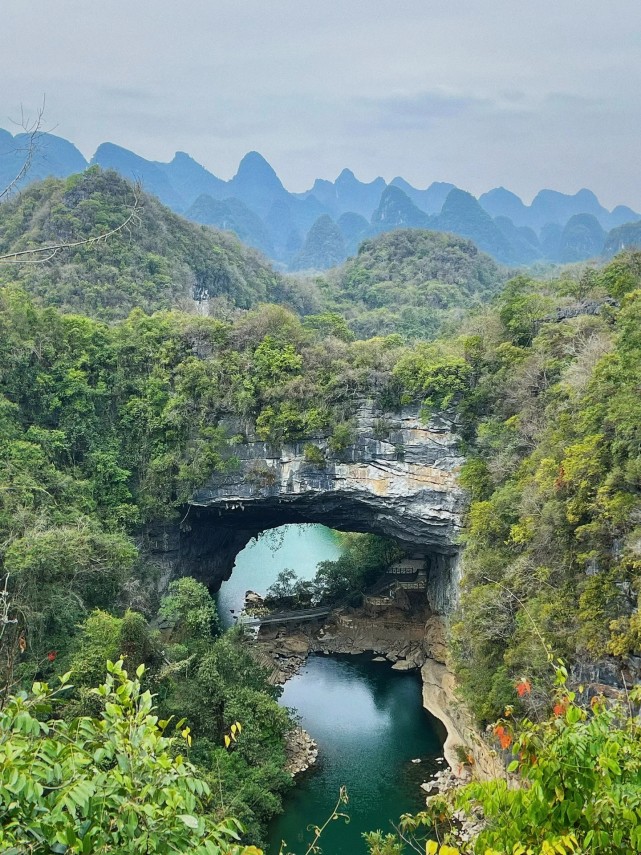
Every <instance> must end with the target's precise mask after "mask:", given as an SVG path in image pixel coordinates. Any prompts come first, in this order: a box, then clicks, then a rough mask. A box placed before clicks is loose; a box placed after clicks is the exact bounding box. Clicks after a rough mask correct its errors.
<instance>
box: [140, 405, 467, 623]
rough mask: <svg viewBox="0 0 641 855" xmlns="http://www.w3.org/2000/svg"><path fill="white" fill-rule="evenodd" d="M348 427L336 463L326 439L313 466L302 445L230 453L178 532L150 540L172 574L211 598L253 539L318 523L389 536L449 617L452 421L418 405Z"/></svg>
mask: <svg viewBox="0 0 641 855" xmlns="http://www.w3.org/2000/svg"><path fill="white" fill-rule="evenodd" d="M355 423H356V437H355V441H354V444H353V445H351V446H350V447H349V448H347V449H346V450H345V451H344V452H343V453H341V454H340V455H332V454H330V452H329V450H328V445H327V440H326V439H318V438H315V439H314V440H312V441H313V443H314V444H315V445H316V446H317V447H318V448H319V449H321V450H322V451H323V453H324V455H325V463H324V464H321V465H319V464H318V463H310V462H308V461H306V459H305V452H304V448H305V445H306V444H307V442H305V441H301V442H296V443H291V444H285V445H283V446H281V447H277V448H275V447H273V446H271V445H270V444H268V443H264V442H260V441H258V440H256V439H251V438H250V441H249V442H247V443H246V444H243V445H240V446H238V447H237V448H236V449H235V452H236V454H237V456H238V458H239V460H240V465H239V467H238V469H237V471H235V472H234V473H233V474H230V475H224V476H222V475H216V476H214V477H213V478H211V479H210V481H209V482H208V483H207V484H206V485H204V486H203V487H202V488H201V489H199V490H197V491H196V492H195V493H194V495H193V497H192V500H191V502H190V505H189V508H188V509H187V512H186V515H185V518H184V520H183V522H182V526H181V530H180V533H179V534H178V535H177V534H176V533H175V532H174V533H173V536H172V533H168V532H164V533H163V536H164V537H165V538H169V539H168V540H166V542H165V543H164V544H163V543H161V541H160V535H159V534H157V535H156V543H155V545H156V547H157V550H156V551H157V552H158V553H159V554H161V553H163V554H164V555H165V557H166V559H168V569H169V570H170V572H172V573H180V574H189V575H192V576H196V577H197V578H200V579H201V580H202V581H204V582H205V583H206V584H208V585H209V586H210V588H211V589H212V590H216V589H217V588H218V586H219V585H220V583H221V582H222V581H223V580H224V579H228V578H229V576H230V575H231V571H232V568H233V565H234V561H235V558H236V555H237V554H238V553H239V552H240V551H241V550H242V549H243V548H244V547H245V546H246V544H247V543H248V542H249V541H250V540H251V539H252V538H253V537H255V536H256V535H258V534H259V533H260V532H261V531H264V530H266V529H270V528H276V527H278V526H281V525H285V524H287V523H310V522H315V523H322V524H324V525H326V526H328V527H330V528H334V529H338V530H341V531H358V532H370V533H372V534H379V535H383V536H386V537H391V538H393V539H395V540H396V541H397V542H398V543H400V544H401V545H402V546H404V547H407V548H408V549H409V550H410V551H411V552H412V553H413V554H414V555H421V556H424V557H425V561H426V566H427V569H428V594H427V596H428V601H429V603H430V606H431V607H432V609H433V610H434V611H435V612H438V613H446V612H448V611H449V610H450V609H451V608H452V606H453V604H454V601H455V599H456V594H457V583H458V579H457V573H456V568H457V558H458V545H457V544H458V536H459V534H460V530H461V514H462V511H463V509H464V506H465V494H464V492H463V491H462V490H461V489H460V487H459V486H458V483H457V479H456V473H457V471H458V469H459V468H460V465H461V464H462V462H463V458H462V457H461V456H460V453H459V451H458V436H457V434H456V431H455V424H454V422H453V418H452V414H447V413H439V414H435V415H433V416H432V418H430V420H429V422H428V423H427V424H425V423H424V422H423V421H422V420H421V418H420V414H419V411H418V408H416V407H414V408H405V409H403V410H402V411H401V412H400V413H383V412H380V411H378V410H377V409H376V408H375V407H374V405H373V404H372V403H371V402H365V403H363V404H362V406H361V407H360V408H359V410H358V412H357V416H356V420H355ZM152 541H153V539H152ZM151 546H152V549H153V546H154V543H153V542H152V544H151Z"/></svg>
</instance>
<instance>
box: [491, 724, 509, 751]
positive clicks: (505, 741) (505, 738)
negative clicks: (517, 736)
mask: <svg viewBox="0 0 641 855" xmlns="http://www.w3.org/2000/svg"><path fill="white" fill-rule="evenodd" d="M494 734H495V736H497V737H498V740H499V743H500V745H501V748H503V749H505V748H509V747H510V745H511V744H512V736H511V735H510V734H509V733H508V732H507V730H506V729H505V728H504V727H503V725H502V724H497V726H496V727H495V728H494Z"/></svg>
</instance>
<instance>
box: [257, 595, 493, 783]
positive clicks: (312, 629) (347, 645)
mask: <svg viewBox="0 0 641 855" xmlns="http://www.w3.org/2000/svg"><path fill="white" fill-rule="evenodd" d="M255 649H256V653H257V655H258V656H259V657H260V659H261V661H263V662H272V663H273V665H274V672H273V675H272V679H273V680H274V682H279V683H284V682H286V681H287V680H288V679H289V678H290V677H291V676H293V675H294V674H295V673H297V671H298V670H299V669H300V668H301V666H302V665H303V664H304V662H305V660H306V659H307V657H308V656H309V655H310V653H318V654H325V655H329V654H336V653H350V654H362V653H371V654H373V660H374V661H375V662H377V661H378V662H381V663H384V662H388V663H392V668H394V669H395V670H403V671H409V670H420V673H421V678H422V680H423V706H424V707H425V709H427V710H428V712H430V713H431V714H432V715H434V717H435V718H437V719H438V720H439V721H440V722H442V724H443V726H444V728H445V730H446V738H445V743H444V746H443V752H444V756H445V759H446V761H447V763H448V764H449V766H450V768H451V770H452V773H453V774H454V775H455V776H456V777H457V778H458V779H459V780H467V779H469V778H470V777H472V776H474V777H478V778H481V779H487V778H490V777H495V776H496V775H497V774H502V772H503V766H502V764H501V762H500V760H499V758H498V757H496V755H495V753H494V752H493V751H492V750H491V749H490V748H489V747H488V746H487V744H486V743H485V741H484V740H483V738H482V737H481V736H480V735H479V734H478V732H477V731H476V729H475V727H474V723H473V721H472V719H471V717H470V715H469V713H467V711H466V709H465V708H464V706H463V705H462V704H461V703H460V701H459V700H458V699H457V697H456V693H455V679H454V676H453V674H452V673H451V672H450V671H449V669H448V668H447V665H446V652H447V646H446V628H445V623H444V619H443V618H442V617H441V616H440V615H435V614H433V613H432V612H431V611H430V609H429V607H428V606H427V605H426V604H425V603H423V604H420V605H417V604H414V605H413V606H412V607H411V608H409V609H408V608H397V607H394V606H393V605H390V606H383V607H378V608H376V609H375V610H372V609H371V608H368V607H367V606H365V607H364V608H361V609H344V610H337V611H336V612H334V613H333V614H332V615H331V616H330V618H329V619H327V620H326V621H325V622H324V623H322V624H318V623H316V624H315V623H308V624H300V625H298V626H296V627H292V626H291V625H290V626H285V625H282V624H281V625H269V626H265V627H262V628H261V630H260V632H259V633H258V637H257V639H256V643H255Z"/></svg>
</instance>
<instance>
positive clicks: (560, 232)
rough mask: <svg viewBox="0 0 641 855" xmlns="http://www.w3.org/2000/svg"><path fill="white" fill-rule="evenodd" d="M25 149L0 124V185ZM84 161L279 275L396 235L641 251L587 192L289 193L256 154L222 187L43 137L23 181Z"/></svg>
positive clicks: (620, 211)
mask: <svg viewBox="0 0 641 855" xmlns="http://www.w3.org/2000/svg"><path fill="white" fill-rule="evenodd" d="M27 142H28V139H27V137H26V135H24V134H18V135H16V136H12V134H10V133H9V132H8V131H5V130H2V129H0V187H4V186H6V185H7V184H8V183H9V182H10V181H11V180H12V179H13V178H14V177H15V175H16V174H17V172H18V171H19V168H20V166H21V164H22V163H23V161H24V156H25V146H26V145H27ZM92 165H98V166H100V167H102V168H103V169H114V170H116V171H117V172H118V173H120V174H121V175H123V176H124V177H126V178H130V179H137V180H140V181H141V182H142V184H143V186H144V188H145V190H147V191H148V192H149V193H152V194H154V195H155V196H157V197H158V198H159V199H160V200H161V201H162V202H163V203H164V204H165V205H167V206H169V207H170V208H172V209H173V210H174V211H176V212H178V213H180V214H183V215H184V216H185V217H187V218H188V219H191V220H193V221H194V222H197V223H201V224H204V225H212V226H216V227H217V228H219V229H226V230H228V231H231V232H234V233H235V234H236V235H237V236H238V237H239V238H240V239H241V240H242V241H243V242H244V243H246V244H248V245H250V246H253V247H255V248H256V249H259V250H260V251H261V252H263V253H264V254H265V255H266V256H268V257H269V258H270V259H272V260H273V261H274V262H276V263H277V265H278V266H279V267H281V269H289V270H313V269H316V270H322V269H325V268H328V267H331V266H333V265H336V264H338V263H340V262H341V261H343V260H344V259H345V258H347V257H348V256H349V255H353V254H354V253H355V252H356V250H357V248H358V246H359V244H360V243H361V241H363V240H365V239H366V238H368V237H372V236H375V235H377V234H381V233H382V232H389V231H392V230H394V229H398V228H420V229H431V230H433V231H440V232H450V233H453V234H456V235H461V236H463V237H467V238H470V239H471V240H473V241H474V242H475V243H476V244H477V245H478V246H479V248H480V249H482V250H484V251H485V252H487V253H489V254H490V255H491V256H492V257H493V258H495V259H496V260H497V261H500V262H502V263H504V264H509V265H530V264H533V263H536V262H540V261H550V262H562V263H567V262H574V261H583V260H585V259H587V258H592V257H595V256H600V255H602V256H605V257H610V256H612V255H614V254H615V253H616V252H618V251H619V250H621V249H625V248H627V247H630V246H641V214H638V213H636V212H635V211H633V210H632V209H631V208H628V207H625V206H623V205H619V206H617V207H616V208H614V210H612V211H608V210H607V209H606V208H604V207H603V206H602V205H601V204H600V202H599V200H598V199H597V197H596V196H595V194H594V193H593V192H592V191H590V190H585V189H584V190H580V191H579V192H578V193H576V194H574V195H568V194H565V193H559V192H557V191H555V190H541V191H540V192H539V193H538V194H537V196H536V197H535V198H534V200H533V201H532V204H531V205H525V204H524V203H523V201H522V200H521V199H520V198H519V197H518V196H517V195H515V194H514V193H511V192H510V191H509V190H505V189H504V188H502V187H499V188H496V189H494V190H490V191H489V192H488V193H484V194H483V195H482V196H480V197H479V198H478V199H477V198H475V197H474V196H472V195H471V194H470V193H467V192H465V191H464V190H461V189H459V188H458V187H455V186H454V185H453V184H448V183H445V182H434V183H433V184H431V185H430V186H429V187H428V188H427V189H425V190H419V189H417V188H415V187H412V185H411V184H409V183H408V182H407V181H405V180H404V179H403V178H395V179H394V180H393V181H392V182H391V183H389V184H388V183H387V182H386V181H384V179H383V178H376V179H375V180H374V181H371V182H367V183H366V182H362V181H359V180H358V179H357V178H356V176H355V175H354V173H353V172H351V171H350V170H349V169H344V170H343V171H342V172H341V174H340V175H339V176H338V178H337V179H336V180H335V181H327V180H324V179H320V178H319V179H316V181H315V182H314V185H313V187H312V188H311V189H310V190H307V191H305V192H303V193H290V192H289V191H288V190H286V189H285V187H284V186H283V184H282V182H281V181H280V179H279V177H278V176H277V174H276V172H275V171H274V170H273V169H272V167H271V166H270V165H269V163H268V162H267V161H266V160H265V158H264V157H262V155H260V154H258V152H255V151H253V152H249V154H246V155H245V157H243V159H242V160H241V162H240V165H239V167H238V172H237V173H236V175H235V176H234V177H233V178H232V179H231V180H229V181H224V180H222V179H220V178H217V177H216V176H215V175H213V174H212V173H211V172H209V171H208V170H207V169H205V168H204V167H203V166H201V165H200V164H198V163H197V162H196V161H195V160H194V159H193V158H192V157H190V156H189V155H188V154H186V153H184V152H177V153H176V154H175V156H174V158H173V160H172V161H171V162H170V163H160V162H156V161H151V160H146V159H145V158H143V157H140V156H139V155H137V154H135V153H134V152H132V151H129V150H128V149H125V148H121V147H120V146H117V145H114V144H113V143H103V144H102V145H100V146H99V147H98V149H97V151H96V153H95V154H94V156H93V158H92V159H91V161H90V162H89V163H88V162H87V161H86V159H85V158H84V157H83V155H82V154H81V153H80V151H78V149H77V148H76V147H75V146H74V145H73V144H72V143H71V142H69V141H68V140H65V139H63V138H62V137H58V136H54V135H53V134H42V135H41V136H40V138H39V141H38V149H37V152H36V155H35V157H34V159H33V163H32V164H31V167H30V170H29V174H28V178H27V180H28V181H34V180H37V179H42V178H45V177H48V176H55V177H59V178H64V177H67V176H68V175H72V174H74V173H77V172H82V171H83V170H85V169H86V168H87V167H89V166H92Z"/></svg>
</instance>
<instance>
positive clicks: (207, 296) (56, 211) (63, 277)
mask: <svg viewBox="0 0 641 855" xmlns="http://www.w3.org/2000/svg"><path fill="white" fill-rule="evenodd" d="M134 205H135V192H134V188H133V186H132V185H131V184H130V183H129V182H127V181H125V179H123V178H122V177H120V176H119V175H118V174H117V173H116V172H110V171H102V170H101V169H99V168H98V167H94V168H92V169H89V170H88V171H86V172H84V173H82V174H80V175H74V176H71V177H70V178H67V179H53V178H50V179H47V180H46V181H43V182H41V183H38V184H32V185H30V186H29V187H28V188H27V189H26V190H24V191H23V192H22V193H21V194H20V195H19V196H17V197H15V198H14V199H12V200H10V201H9V202H6V203H4V204H3V205H1V206H0V254H7V253H10V252H15V251H19V250H23V249H27V248H30V247H42V246H49V245H52V244H57V243H61V242H64V243H72V242H75V241H81V240H83V239H85V238H91V237H97V236H99V235H101V234H104V233H106V232H108V231H110V230H111V229H114V228H116V227H117V226H119V225H120V224H122V223H124V222H125V221H126V220H127V219H128V217H129V216H130V214H131V209H132V206H134ZM0 282H2V283H7V282H18V283H20V284H22V285H23V286H24V287H25V288H26V289H27V290H28V291H29V293H30V294H31V295H32V296H33V297H34V298H36V299H37V300H38V301H39V302H41V303H43V304H45V305H49V306H56V307H58V308H60V309H63V310H64V311H80V312H83V313H85V314H89V315H93V316H94V317H98V318H101V319H104V320H113V319H116V318H123V317H126V316H127V315H128V314H129V312H130V311H131V310H132V309H133V308H141V309H143V310H145V311H150V312H152V311H157V310H159V309H169V308H184V309H192V308H193V304H194V300H196V301H201V300H212V299H213V300H217V301H219V302H220V303H221V304H222V305H223V306H228V307H229V308H234V307H239V308H249V307H250V306H252V305H255V304H257V303H259V302H280V303H285V304H290V305H291V307H292V308H293V309H295V310H305V309H306V310H309V309H312V308H314V305H315V304H314V300H313V299H312V298H311V297H310V296H309V287H308V288H307V292H308V296H307V297H303V296H302V295H301V294H299V293H297V292H296V291H295V284H294V283H293V282H291V281H287V280H286V279H284V278H283V277H282V276H280V275H279V274H278V273H276V272H275V271H274V270H273V269H272V268H271V266H270V265H269V263H268V262H267V261H265V260H264V259H263V258H262V257H261V256H260V255H259V254H258V253H256V252H255V251H254V250H252V249H249V248H247V247H246V246H244V245H243V244H241V243H240V242H239V241H238V240H237V239H236V238H235V237H234V236H233V235H231V234H229V233H228V232H220V231H217V230H215V229H212V228H210V227H207V226H200V225H196V224H194V223H190V222H188V221H187V220H185V219H183V218H182V217H180V216H178V215H177V214H174V213H173V212H172V211H170V210H169V209H168V208H165V207H164V206H163V205H162V204H161V203H160V202H159V201H158V200H157V199H156V198H155V197H153V196H149V195H148V194H145V193H142V194H140V199H139V208H138V209H137V210H136V211H135V214H134V217H133V219H132V221H131V223H130V224H129V226H128V227H127V228H126V229H123V230H122V231H120V232H118V233H117V234H114V235H112V236H111V237H110V238H109V239H108V240H107V241H104V242H99V243H95V244H91V245H85V246H80V247H76V248H72V249H66V250H62V251H60V252H58V253H57V254H56V255H55V256H54V257H53V258H51V259H50V260H49V261H47V262H46V263H44V264H41V263H36V264H20V265H13V264H4V265H0ZM310 287H311V286H310Z"/></svg>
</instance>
